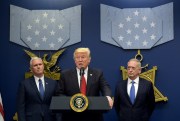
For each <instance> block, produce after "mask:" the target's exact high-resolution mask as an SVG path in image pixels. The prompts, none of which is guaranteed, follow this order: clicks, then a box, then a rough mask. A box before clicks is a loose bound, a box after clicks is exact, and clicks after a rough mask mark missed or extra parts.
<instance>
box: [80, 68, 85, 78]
mask: <svg viewBox="0 0 180 121" xmlns="http://www.w3.org/2000/svg"><path fill="white" fill-rule="evenodd" d="M79 74H80V76H83V75H84V67H81V68H80V73H79Z"/></svg>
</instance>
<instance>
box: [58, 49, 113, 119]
mask: <svg viewBox="0 0 180 121" xmlns="http://www.w3.org/2000/svg"><path fill="white" fill-rule="evenodd" d="M74 61H75V65H76V68H74V69H69V70H65V71H63V72H62V73H61V79H60V81H59V82H60V94H61V95H65V96H73V95H74V94H77V93H82V94H84V95H86V96H87V97H88V96H100V95H102V96H106V97H107V100H108V102H109V106H110V107H111V108H112V106H113V100H112V99H111V96H112V93H111V89H110V86H109V84H108V82H107V81H106V80H105V79H104V77H103V72H102V71H101V70H99V69H92V68H90V67H89V66H88V65H89V63H90V61H91V55H90V50H89V48H77V49H76V50H75V51H74ZM62 120H63V121H103V115H102V113H100V112H98V113H97V112H86V111H85V112H70V113H63V114H62Z"/></svg>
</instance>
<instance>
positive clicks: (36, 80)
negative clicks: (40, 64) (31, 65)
mask: <svg viewBox="0 0 180 121" xmlns="http://www.w3.org/2000/svg"><path fill="white" fill-rule="evenodd" d="M34 79H35V82H36V86H37V88H38V90H39V79H41V80H42V84H43V88H44V90H45V81H44V75H43V76H42V77H41V78H39V77H37V76H34Z"/></svg>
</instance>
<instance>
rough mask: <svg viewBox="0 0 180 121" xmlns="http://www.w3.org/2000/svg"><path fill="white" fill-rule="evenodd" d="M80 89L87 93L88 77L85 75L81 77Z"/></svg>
mask: <svg viewBox="0 0 180 121" xmlns="http://www.w3.org/2000/svg"><path fill="white" fill-rule="evenodd" d="M80 90H81V93H82V94H84V95H86V79H85V77H84V75H82V77H81V85H80Z"/></svg>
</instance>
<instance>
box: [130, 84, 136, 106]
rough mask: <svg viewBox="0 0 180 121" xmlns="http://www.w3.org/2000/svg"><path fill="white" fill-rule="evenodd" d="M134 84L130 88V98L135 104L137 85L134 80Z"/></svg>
mask: <svg viewBox="0 0 180 121" xmlns="http://www.w3.org/2000/svg"><path fill="white" fill-rule="evenodd" d="M131 83H132V85H131V89H130V99H131V102H132V104H134V100H135V87H134V83H135V82H134V81H133V80H132V82H131Z"/></svg>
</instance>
